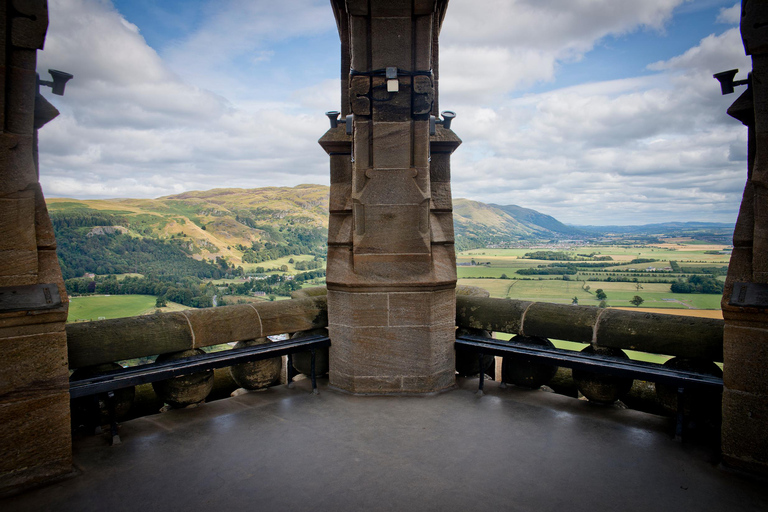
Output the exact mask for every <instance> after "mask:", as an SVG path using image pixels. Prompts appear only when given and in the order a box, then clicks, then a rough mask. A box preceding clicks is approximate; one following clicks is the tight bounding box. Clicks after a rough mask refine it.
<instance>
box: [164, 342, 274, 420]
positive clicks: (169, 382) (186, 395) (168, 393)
mask: <svg viewBox="0 0 768 512" xmlns="http://www.w3.org/2000/svg"><path fill="white" fill-rule="evenodd" d="M204 353H205V352H203V351H202V350H200V349H199V348H194V349H190V350H183V351H181V352H174V353H171V354H160V355H159V356H158V357H157V362H158V363H167V362H170V361H175V360H177V359H184V358H187V357H193V356H199V355H202V354H204ZM278 374H279V369H278ZM152 389H154V390H155V393H157V396H158V397H160V398H161V399H162V400H163V402H165V403H167V404H169V405H171V406H172V407H186V406H187V405H192V404H197V403H200V402H202V401H203V400H205V397H207V396H208V395H209V394H210V392H211V391H212V390H213V370H212V369H211V370H203V371H200V372H196V373H189V374H186V375H179V376H177V377H171V378H170V379H166V380H160V381H155V382H153V383H152Z"/></svg>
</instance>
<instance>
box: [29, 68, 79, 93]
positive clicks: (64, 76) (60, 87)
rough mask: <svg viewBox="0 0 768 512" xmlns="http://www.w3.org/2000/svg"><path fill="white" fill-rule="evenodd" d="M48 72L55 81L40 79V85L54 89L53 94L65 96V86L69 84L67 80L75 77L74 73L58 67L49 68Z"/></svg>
mask: <svg viewBox="0 0 768 512" xmlns="http://www.w3.org/2000/svg"><path fill="white" fill-rule="evenodd" d="M48 73H50V74H51V77H52V78H53V81H50V80H40V79H38V81H37V83H38V85H44V86H46V87H50V88H51V89H52V90H53V94H55V95H57V96H64V88H65V87H66V86H67V82H69V81H70V80H71V79H72V78H73V75H70V74H69V73H65V72H64V71H59V70H58V69H49V70H48Z"/></svg>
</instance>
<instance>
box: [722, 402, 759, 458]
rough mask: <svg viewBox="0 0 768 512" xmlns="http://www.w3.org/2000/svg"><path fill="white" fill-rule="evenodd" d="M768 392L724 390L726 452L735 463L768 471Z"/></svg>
mask: <svg viewBox="0 0 768 512" xmlns="http://www.w3.org/2000/svg"><path fill="white" fill-rule="evenodd" d="M766 432H768V396H767V395H763V394H756V393H746V392H743V391H737V390H732V389H728V388H725V389H724V390H723V425H722V452H723V459H724V461H725V462H726V463H727V464H728V465H731V466H736V467H740V468H742V469H746V470H751V471H761V472H763V473H768V436H766V435H765V433H766Z"/></svg>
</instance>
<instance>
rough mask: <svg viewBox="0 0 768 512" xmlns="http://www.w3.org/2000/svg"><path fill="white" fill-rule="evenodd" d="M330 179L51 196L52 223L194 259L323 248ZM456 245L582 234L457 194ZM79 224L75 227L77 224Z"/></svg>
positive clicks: (253, 259) (260, 257) (243, 258)
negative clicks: (163, 246) (152, 194)
mask: <svg viewBox="0 0 768 512" xmlns="http://www.w3.org/2000/svg"><path fill="white" fill-rule="evenodd" d="M328 191H329V189H328V187H326V186H322V185H299V186H296V187H268V188H258V189H213V190H207V191H191V192H185V193H183V194H178V195H173V196H165V197H159V198H157V199H99V200H79V199H49V200H48V208H49V210H50V212H51V216H52V218H53V220H54V223H55V224H57V227H58V228H59V230H60V231H61V229H62V227H67V228H73V229H74V228H77V229H79V230H80V231H83V230H85V229H86V228H88V229H87V232H82V233H80V234H81V235H85V236H88V237H93V236H101V235H103V234H105V233H108V232H111V233H112V234H114V232H115V230H114V229H113V230H108V229H107V230H105V229H103V226H120V227H121V228H120V232H121V233H124V234H126V235H127V236H132V237H140V238H149V239H155V240H159V241H167V242H169V243H172V244H173V245H175V246H176V247H178V248H179V249H181V250H183V252H184V253H186V254H187V255H188V256H191V257H192V258H194V259H198V260H203V259H205V260H216V258H225V259H226V260H227V261H228V262H229V263H230V264H232V265H236V266H239V265H243V264H248V263H259V262H261V261H265V260H269V259H275V258H278V257H281V256H285V255H288V254H296V253H297V251H298V252H300V253H302V254H322V253H324V251H325V249H324V244H325V239H326V234H327V222H328V210H327V208H328V206H327V205H328ZM454 211H455V217H454V218H455V220H454V224H455V227H456V239H457V246H458V247H459V248H461V249H467V248H473V247H484V246H486V245H488V244H493V243H504V242H509V241H515V240H549V239H558V238H568V237H570V238H573V237H581V236H583V235H584V234H585V233H584V232H582V231H580V230H578V229H576V228H573V227H570V226H566V225H564V224H562V223H560V222H559V221H557V220H556V219H554V218H553V217H550V216H548V215H544V214H542V213H539V212H537V211H535V210H530V209H527V208H522V207H519V206H514V205H509V206H499V205H489V204H484V203H480V202H477V201H470V200H468V199H456V200H455V201H454ZM80 231H79V232H80Z"/></svg>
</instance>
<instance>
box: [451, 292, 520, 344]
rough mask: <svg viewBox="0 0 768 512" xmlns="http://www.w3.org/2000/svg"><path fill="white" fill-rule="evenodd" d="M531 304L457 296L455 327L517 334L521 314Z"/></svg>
mask: <svg viewBox="0 0 768 512" xmlns="http://www.w3.org/2000/svg"><path fill="white" fill-rule="evenodd" d="M531 304H532V302H527V301H517V300H515V301H512V300H498V299H491V298H482V297H470V296H463V295H459V296H457V297H456V325H458V326H460V327H470V328H472V329H483V330H486V331H499V332H506V333H510V334H518V333H519V332H520V326H521V323H522V318H523V313H525V310H526V309H527V308H528V306H530V305H531Z"/></svg>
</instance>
